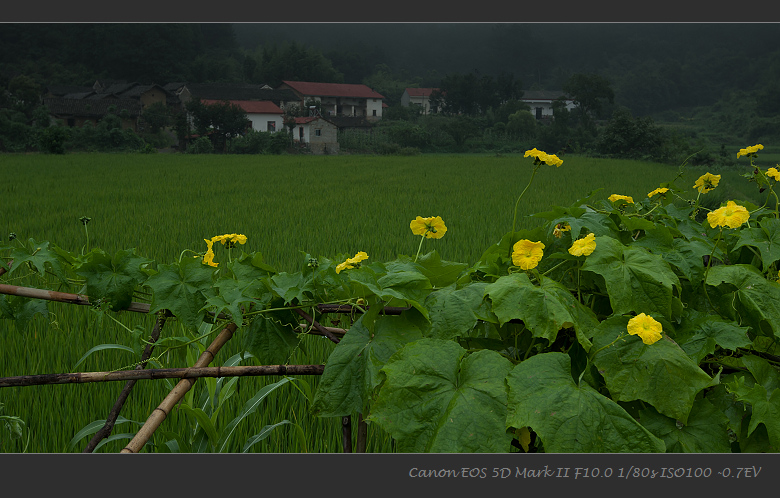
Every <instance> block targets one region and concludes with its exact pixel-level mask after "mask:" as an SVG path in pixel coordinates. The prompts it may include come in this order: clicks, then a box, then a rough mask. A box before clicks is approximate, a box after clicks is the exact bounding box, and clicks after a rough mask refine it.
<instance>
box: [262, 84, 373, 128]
mask: <svg viewBox="0 0 780 498" xmlns="http://www.w3.org/2000/svg"><path fill="white" fill-rule="evenodd" d="M277 90H292V91H293V92H294V93H295V94H296V95H297V96H298V98H299V99H300V102H299V103H298V105H299V106H300V108H301V109H305V108H306V102H307V101H311V100H314V101H316V102H319V103H320V109H321V113H322V115H323V116H325V117H328V116H354V117H365V118H367V119H369V120H378V119H381V118H382V101H383V99H384V98H385V97H384V96H383V95H381V94H380V93H378V92H376V91H374V90H372V89H371V88H369V87H368V86H366V85H353V84H347V83H313V82H308V81H283V82H282V84H281V85H279V86H278V87H277Z"/></svg>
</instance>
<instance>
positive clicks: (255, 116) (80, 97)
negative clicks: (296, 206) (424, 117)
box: [43, 80, 573, 153]
mask: <svg viewBox="0 0 780 498" xmlns="http://www.w3.org/2000/svg"><path fill="white" fill-rule="evenodd" d="M436 90H437V89H436V88H407V89H405V90H404V93H403V95H402V96H401V105H404V106H409V105H418V106H421V108H422V112H423V114H430V113H435V112H437V111H438V110H437V109H431V106H430V102H429V99H430V96H431V94H432V93H433V92H434V91H436ZM560 94H561V92H534V91H529V92H526V94H525V95H524V98H523V99H522V100H523V101H524V102H526V103H528V104H529V105H530V106H531V112H532V113H534V115H535V116H536V118H537V119H545V118H549V117H551V116H552V102H553V101H554V100H555V99H556V98H558V97H559V96H560ZM194 98H198V99H200V100H201V101H202V102H203V103H205V104H207V105H210V104H215V103H218V102H230V103H231V104H234V105H236V106H238V107H240V108H241V109H242V110H243V111H244V112H246V115H247V119H248V129H249V128H251V129H252V130H256V131H263V132H278V131H282V130H285V127H290V125H291V123H290V122H289V120H288V121H287V122H285V114H286V110H291V109H292V108H296V109H298V112H297V113H296V114H297V116H296V117H294V122H295V123H294V127H291V128H292V129H291V131H292V135H293V140H294V141H295V142H297V143H298V144H301V145H308V146H309V147H310V148H311V150H312V151H313V152H315V153H338V151H339V145H338V139H337V136H338V132H339V131H343V130H345V129H362V130H370V129H371V127H372V126H373V124H374V123H376V122H377V121H378V120H380V119H381V118H382V112H383V110H384V109H386V108H387V103H386V102H385V97H384V96H383V95H381V94H380V93H378V92H376V91H375V90H373V89H372V88H369V87H368V86H366V85H356V84H346V83H315V82H307V81H283V82H282V84H281V85H279V86H278V87H277V88H271V87H270V86H268V85H256V84H223V83H208V84H199V83H186V82H173V83H168V84H166V85H157V84H141V83H137V82H132V83H127V82H105V81H99V80H98V81H96V82H95V83H94V85H92V86H91V87H82V86H56V85H55V86H49V87H48V88H47V92H46V94H45V96H44V99H43V103H44V105H45V106H46V108H47V109H48V111H49V115H50V117H51V119H52V120H53V121H61V122H62V123H63V124H65V125H66V126H76V127H80V126H83V125H84V124H85V123H87V122H91V123H92V124H97V122H98V121H100V119H102V118H103V117H104V116H105V115H106V114H107V113H108V112H109V109H111V110H113V112H115V113H116V114H117V115H118V116H119V117H120V119H121V121H122V127H123V128H125V129H127V128H129V129H132V130H133V131H135V132H138V131H143V127H144V121H143V118H142V115H143V111H144V109H147V108H148V107H149V106H151V105H153V104H155V103H161V104H164V105H165V106H166V107H168V108H172V109H175V110H178V111H180V112H186V111H185V105H186V104H187V102H189V101H190V100H192V99H194ZM567 106H571V107H573V102H571V101H569V102H567Z"/></svg>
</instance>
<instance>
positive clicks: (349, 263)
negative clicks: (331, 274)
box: [336, 251, 368, 273]
mask: <svg viewBox="0 0 780 498" xmlns="http://www.w3.org/2000/svg"><path fill="white" fill-rule="evenodd" d="M366 259H368V254H366V253H365V252H364V251H360V252H358V253H357V254H355V256H354V257H352V258H349V259H347V260H346V261H344V262H343V263H340V264H339V265H337V266H336V273H341V272H342V271H343V270H350V269H352V268H355V267H356V266H359V265H360V262H361V261H365V260H366Z"/></svg>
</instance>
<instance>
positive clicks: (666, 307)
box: [582, 237, 680, 320]
mask: <svg viewBox="0 0 780 498" xmlns="http://www.w3.org/2000/svg"><path fill="white" fill-rule="evenodd" d="M582 269H583V271H591V272H593V273H597V274H599V275H601V276H602V277H604V282H605V284H606V288H607V293H608V294H609V302H610V304H611V305H612V311H613V312H614V313H616V314H622V313H628V312H631V311H636V312H644V313H657V314H660V315H662V316H664V317H666V318H667V319H670V320H671V317H672V300H673V299H676V298H674V296H673V293H672V287H673V286H675V287H677V288H678V289H679V287H680V281H679V279H678V278H677V275H675V273H674V272H673V271H672V269H671V268H670V267H669V263H667V262H666V261H664V259H663V258H662V257H661V256H658V255H655V254H652V253H650V252H648V251H647V250H646V249H645V248H643V247H635V246H629V247H626V246H624V245H623V244H621V243H620V242H619V241H617V240H615V239H613V238H611V237H596V249H595V250H594V251H593V253H592V254H591V255H590V256H588V258H587V259H586V260H585V264H584V265H583V266H582Z"/></svg>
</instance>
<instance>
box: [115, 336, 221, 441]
mask: <svg viewBox="0 0 780 498" xmlns="http://www.w3.org/2000/svg"><path fill="white" fill-rule="evenodd" d="M235 331H236V324H235V323H230V324H228V326H227V327H225V328H224V329H222V332H220V333H219V335H218V336H217V337H216V338H215V339H214V341H213V342H212V343H211V345H210V346H209V347H208V348H207V349H206V351H204V352H203V354H201V355H200V357H199V358H198V361H196V362H195V364H194V365H193V368H202V367H205V366H208V364H209V363H211V362H212V361H213V360H214V356H215V355H216V354H217V352H219V350H220V349H222V346H224V345H225V343H226V342H227V341H229V340H230V338H231V337H233V333H234V332H235ZM224 368H227V367H224ZM233 368H235V367H233ZM139 372H151V370H140V371H139ZM195 380H196V379H195V378H187V377H186V376H185V378H183V379H182V380H181V381H179V383H178V384H176V386H175V387H174V388H173V389H172V390H171V392H170V393H168V396H166V397H165V399H163V401H162V403H160V406H158V407H157V408H155V409H154V411H153V412H152V413H151V414H150V415H149V418H148V419H147V420H146V423H145V424H144V425H143V427H141V429H140V430H139V431H138V433H136V435H135V437H134V438H133V439H132V440H131V441H130V442H129V443H128V444H127V446H125V448H124V449H123V450H122V451H121V452H120V453H137V452H138V451H139V450H140V449H141V448H142V447H143V446H144V445H145V444H146V442H147V441H148V440H149V438H150V437H152V434H154V431H156V430H157V428H158V427H159V426H160V424H162V422H163V420H165V418H166V417H167V416H168V414H169V413H170V412H171V410H172V409H173V407H174V406H176V403H178V402H179V401H180V400H181V399H182V398H183V397H184V395H185V394H187V391H189V390H190V389H191V388H192V386H193V384H195Z"/></svg>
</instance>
